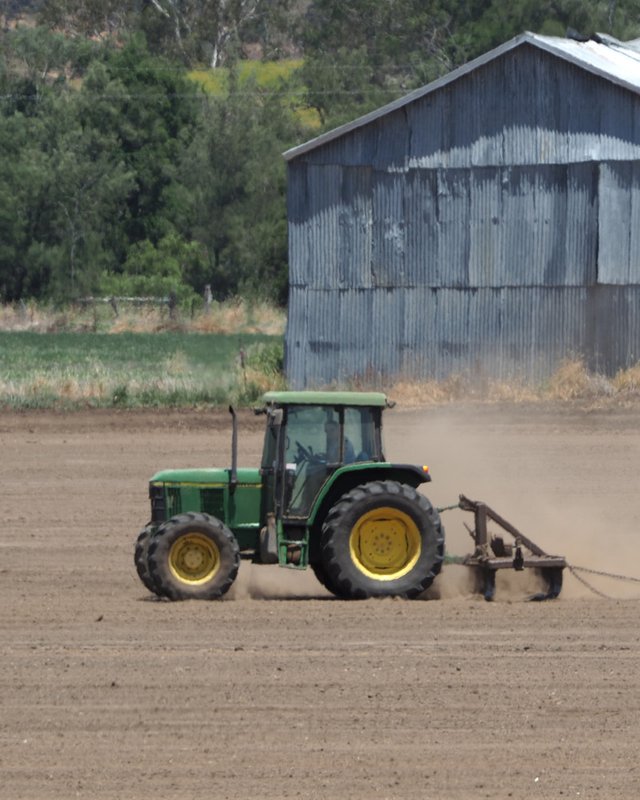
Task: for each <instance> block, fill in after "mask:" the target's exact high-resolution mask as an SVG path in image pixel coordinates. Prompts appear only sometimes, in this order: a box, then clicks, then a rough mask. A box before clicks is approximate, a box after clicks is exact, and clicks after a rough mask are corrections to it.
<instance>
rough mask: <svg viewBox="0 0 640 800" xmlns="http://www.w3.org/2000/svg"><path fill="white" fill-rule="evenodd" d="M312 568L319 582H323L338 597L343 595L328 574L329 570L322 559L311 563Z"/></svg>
mask: <svg viewBox="0 0 640 800" xmlns="http://www.w3.org/2000/svg"><path fill="white" fill-rule="evenodd" d="M311 569H312V570H313V574H314V575H315V576H316V578H317V579H318V582H319V583H321V584H322V585H323V586H324V588H325V589H326V590H327V591H329V592H331V594H334V595H335V596H336V597H342V595H341V594H340V590H339V589H338V587H337V586H336V585H335V584H334V583H333V581H332V580H331V578H329V576H328V575H327V571H326V569H325V568H324V564H323V563H322V562H321V561H316V562H315V564H311Z"/></svg>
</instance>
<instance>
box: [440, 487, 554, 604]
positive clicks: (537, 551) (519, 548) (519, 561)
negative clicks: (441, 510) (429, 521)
mask: <svg viewBox="0 0 640 800" xmlns="http://www.w3.org/2000/svg"><path fill="white" fill-rule="evenodd" d="M452 507H457V508H460V509H462V510H463V511H469V512H471V513H472V514H473V518H474V527H473V528H471V527H470V526H468V525H465V527H466V528H467V530H468V531H469V533H470V535H471V538H472V539H473V541H474V545H475V547H474V550H473V552H472V553H470V554H469V555H466V556H462V557H451V556H450V557H448V558H447V560H448V561H449V563H457V564H463V565H464V566H467V567H470V568H471V569H473V570H474V571H475V573H476V576H477V578H478V579H479V580H478V581H477V583H478V585H479V586H480V587H481V591H482V593H483V594H484V598H485V600H493V598H494V596H495V591H496V573H497V572H498V570H501V569H513V570H516V572H521V571H522V570H525V569H533V570H535V571H536V572H538V573H539V574H540V576H541V577H542V578H543V580H544V581H545V582H546V585H547V590H546V592H540V593H538V594H535V595H534V596H533V597H532V598H531V599H532V600H552V599H554V598H556V597H558V595H559V594H560V591H561V590H562V574H563V570H564V568H565V567H566V566H567V562H566V560H565V559H564V557H563V556H552V555H548V554H547V553H545V552H544V550H542V548H540V547H538V545H537V544H535V542H533V541H532V540H531V539H529V538H528V537H527V536H525V535H524V534H523V533H521V532H520V531H519V530H518V529H517V528H516V527H515V526H514V525H512V524H511V523H510V522H508V521H507V520H506V519H504V518H503V517H501V516H500V514H498V513H497V512H496V511H494V510H493V509H492V508H490V507H489V506H488V505H487V504H486V503H482V502H480V501H478V500H469V498H468V497H465V496H464V495H463V494H461V495H460V500H459V502H458V504H457V506H452ZM489 521H491V522H493V523H495V524H496V525H498V526H499V527H500V528H501V529H502V531H503V533H501V534H497V535H495V536H490V535H489V532H488V527H487V526H488V522H489ZM504 534H508V535H509V536H510V537H511V539H512V540H513V541H505V536H504Z"/></svg>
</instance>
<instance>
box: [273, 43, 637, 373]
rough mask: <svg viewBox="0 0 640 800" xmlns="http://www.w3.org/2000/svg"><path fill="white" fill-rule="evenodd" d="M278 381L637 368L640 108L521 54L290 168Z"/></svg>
mask: <svg viewBox="0 0 640 800" xmlns="http://www.w3.org/2000/svg"><path fill="white" fill-rule="evenodd" d="M288 203H289V250H290V284H291V293H290V302H289V320H288V326H287V334H286V366H287V373H288V377H289V380H290V383H291V384H292V386H295V387H302V386H311V385H321V384H330V383H332V382H344V381H348V380H352V379H354V378H359V379H361V380H362V379H364V380H367V381H369V382H371V383H382V382H384V381H385V380H387V381H388V380H389V379H393V378H396V377H399V376H407V377H411V378H416V379H420V378H426V377H435V378H443V377H446V376H447V375H449V374H452V373H454V372H460V371H463V372H471V373H475V374H478V375H483V376H484V375H487V376H497V377H503V378H506V377H511V376H513V375H519V376H524V377H531V378H536V379H538V378H541V377H544V376H545V375H548V374H549V373H550V372H551V371H553V369H555V367H556V366H557V363H558V360H559V359H561V358H562V357H564V356H567V355H582V356H584V357H585V358H586V359H587V361H588V363H589V364H590V366H592V367H593V368H597V369H600V370H603V371H606V372H612V371H614V370H615V369H618V368H619V367H624V366H628V365H630V364H632V363H635V361H636V360H637V359H638V358H639V357H640V329H639V326H638V322H637V317H638V315H637V313H636V310H637V308H638V301H639V300H640V97H639V96H638V95H636V94H634V93H633V92H629V91H626V90H624V89H622V88H620V87H618V86H615V85H613V84H610V83H609V82H607V81H606V80H604V79H602V78H597V77H595V76H592V75H590V74H588V73H586V72H585V71H584V70H582V69H581V68H579V67H577V66H574V65H571V64H568V63H566V62H561V61H559V60H558V59H556V58H554V57H552V56H550V55H549V54H547V53H544V52H540V51H538V50H536V49H535V48H533V47H530V46H523V47H521V48H518V49H517V50H515V51H513V52H511V53H508V54H507V55H506V56H504V57H503V58H500V59H497V60H496V61H493V62H490V63H488V64H485V65H483V66H482V67H481V68H479V69H477V70H476V71H474V72H472V73H470V74H469V75H467V76H466V77H464V78H462V79H461V80H459V81H456V82H455V83H453V84H450V85H448V86H445V87H443V88H441V89H439V90H437V91H435V92H433V93H432V94H428V95H426V96H425V97H423V98H421V99H419V100H417V101H416V102H415V103H412V104H411V105H408V106H406V107H405V108H403V109H400V110H397V111H394V112H393V113H391V114H389V115H387V116H384V117H381V118H379V119H378V120H375V121H374V122H372V123H370V124H369V125H367V126H366V127H363V128H360V129H357V130H355V131H352V132H350V133H348V134H347V135H345V136H343V137H341V138H338V139H335V140H333V141H331V142H328V143H326V144H324V145H323V146H321V147H318V148H316V149H314V150H310V151H308V152H306V153H305V154H304V155H303V156H301V157H299V158H295V159H293V160H292V161H291V162H290V164H289V199H288Z"/></svg>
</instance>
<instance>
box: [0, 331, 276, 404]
mask: <svg viewBox="0 0 640 800" xmlns="http://www.w3.org/2000/svg"><path fill="white" fill-rule="evenodd" d="M281 349H282V337H280V336H268V335H265V334H234V335H227V334H206V333H172V332H165V333H118V334H100V333H53V334H52V333H48V334H41V333H33V332H11V333H6V332H0V405H1V406H4V407H10V408H16V409H18V408H52V407H53V408H74V407H83V406H90V407H110V406H123V407H135V406H169V405H173V406H190V405H201V404H212V405H223V404H226V403H228V402H234V403H237V404H240V405H242V404H243V403H251V402H253V401H254V400H255V399H256V398H257V397H258V396H259V395H260V393H261V392H262V391H264V390H265V389H267V388H270V387H271V385H274V386H278V385H279V382H280V381H281V380H282V379H281V376H280V375H279V374H278V373H277V368H276V367H274V364H276V365H277V364H278V363H279V357H278V354H281ZM241 351H243V352H244V354H245V355H244V358H243V359H242V360H241V358H240V352H241ZM274 353H275V356H274Z"/></svg>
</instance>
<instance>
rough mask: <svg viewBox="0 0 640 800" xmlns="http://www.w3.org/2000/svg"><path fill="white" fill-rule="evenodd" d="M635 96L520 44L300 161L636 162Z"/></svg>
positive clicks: (399, 165)
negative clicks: (505, 54) (509, 51)
mask: <svg viewBox="0 0 640 800" xmlns="http://www.w3.org/2000/svg"><path fill="white" fill-rule="evenodd" d="M639 72H640V69H639ZM560 87H561V88H560ZM505 98H508V101H506V100H505ZM638 101H639V96H638V94H633V93H631V92H629V91H626V90H625V89H623V88H621V87H619V86H615V85H612V84H611V83H610V82H609V81H607V80H606V79H604V78H602V77H599V76H595V75H592V74H590V73H588V72H585V71H584V70H583V69H581V68H580V67H579V66H576V65H574V64H570V63H566V62H560V61H558V59H555V58H553V57H550V56H549V55H548V54H546V53H541V52H539V51H537V50H536V49H535V48H533V47H521V48H519V49H518V50H517V51H514V52H511V53H509V54H508V55H507V56H505V57H504V58H502V59H500V60H499V61H494V62H490V63H489V64H486V65H484V66H482V67H480V68H478V69H477V70H476V71H474V72H471V73H469V74H466V75H464V76H463V77H461V78H460V79H459V80H457V81H455V82H453V83H451V84H448V85H447V86H445V87H443V88H442V89H440V90H438V91H435V92H434V93H432V94H428V95H426V96H424V97H422V98H420V99H418V100H416V101H415V102H414V103H413V104H411V105H409V106H404V107H402V108H400V109H397V110H395V111H392V112H390V113H389V114H388V115H387V116H385V117H382V118H379V119H377V120H375V121H374V122H372V123H371V124H370V125H369V126H367V127H366V128H359V129H357V130H354V131H351V132H349V133H347V134H345V135H344V136H343V137H340V138H339V139H336V140H334V141H331V142H328V143H327V144H326V145H324V146H322V147H319V148H317V149H316V150H312V151H310V152H307V153H305V154H304V156H303V158H304V159H305V160H306V161H307V162H308V163H313V164H318V165H321V164H323V165H329V164H342V165H344V166H347V165H350V166H353V165H359V166H363V165H371V166H373V167H374V168H376V169H384V170H390V171H404V170H407V169H410V168H441V167H456V168H459V167H476V166H503V165H504V166H508V165H512V166H517V165H522V164H562V163H574V162H580V161H594V160H596V161H600V160H621V159H622V160H624V159H627V160H631V159H637V158H640V141H639V140H638V131H639V130H640V128H639V127H638V115H639V113H640V112H639V102H638Z"/></svg>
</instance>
